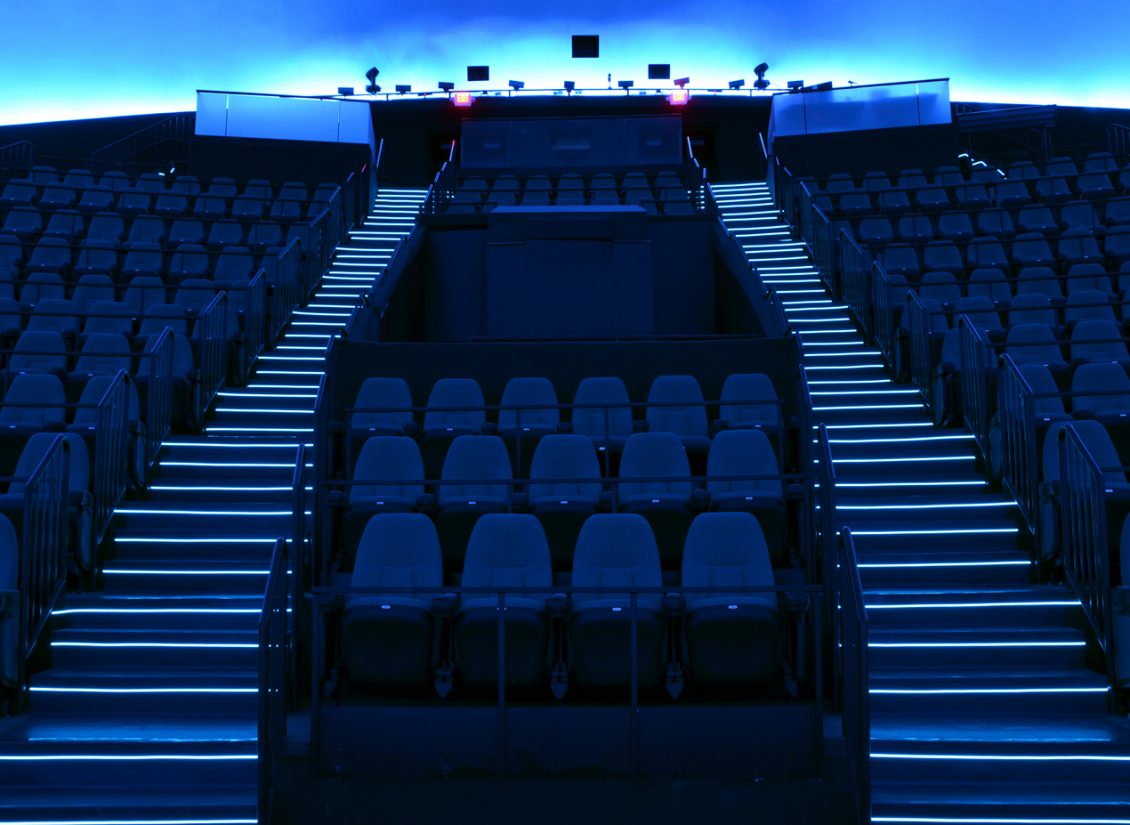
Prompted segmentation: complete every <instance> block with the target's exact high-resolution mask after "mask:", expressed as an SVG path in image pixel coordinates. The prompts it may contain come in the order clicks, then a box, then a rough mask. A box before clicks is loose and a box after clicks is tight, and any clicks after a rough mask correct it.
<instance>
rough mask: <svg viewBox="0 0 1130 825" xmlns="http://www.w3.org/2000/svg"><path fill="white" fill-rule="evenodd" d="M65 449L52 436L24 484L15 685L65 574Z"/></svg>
mask: <svg viewBox="0 0 1130 825" xmlns="http://www.w3.org/2000/svg"><path fill="white" fill-rule="evenodd" d="M68 453H69V447H68V445H67V443H66V439H64V438H62V437H61V436H60V437H58V438H56V439H55V442H54V444H52V446H51V447H50V448H49V449H48V450H47V453H46V454H45V455H44V456H43V459H42V460H41V461H40V462H39V466H38V467H36V468H35V470H34V471H32V473H31V475H30V476H28V478H27V484H26V486H25V487H24V494H23V495H24V512H23V536H22V537H21V540H20V580H19V590H20V597H19V598H20V634H19V637H20V662H19V682H18V683H19V686H20V688H21V690H22V689H23V688H24V687H26V685H27V661H28V658H29V657H30V656H31V654H32V652H33V651H34V650H35V646H36V643H37V642H38V641H39V638H40V636H41V634H42V632H43V629H44V627H45V626H46V624H47V621H48V619H50V618H51V611H52V610H53V609H54V607H55V602H56V600H57V599H58V597H59V594H60V593H62V592H63V587H64V585H65V584H66V580H67V496H68V493H67V490H68V473H69V472H70V458H69V457H68Z"/></svg>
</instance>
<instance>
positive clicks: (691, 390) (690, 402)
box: [647, 375, 710, 456]
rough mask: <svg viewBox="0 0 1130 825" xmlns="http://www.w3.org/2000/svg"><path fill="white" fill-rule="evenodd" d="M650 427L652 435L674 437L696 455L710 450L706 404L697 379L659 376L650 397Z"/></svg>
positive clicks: (648, 412)
mask: <svg viewBox="0 0 1130 825" xmlns="http://www.w3.org/2000/svg"><path fill="white" fill-rule="evenodd" d="M647 424H648V430H649V431H650V432H653V433H655V432H668V433H674V434H675V435H677V436H678V437H679V439H680V440H681V441H682V442H683V446H684V447H686V449H687V452H688V453H691V454H692V455H702V456H704V455H706V451H707V450H709V449H710V428H709V425H708V423H707V419H706V402H705V401H704V400H703V397H702V389H701V388H700V387H699V385H698V381H697V380H696V379H695V377H694V376H693V375H659V376H656V378H655V380H654V381H652V382H651V389H650V390H649V391H648V394H647Z"/></svg>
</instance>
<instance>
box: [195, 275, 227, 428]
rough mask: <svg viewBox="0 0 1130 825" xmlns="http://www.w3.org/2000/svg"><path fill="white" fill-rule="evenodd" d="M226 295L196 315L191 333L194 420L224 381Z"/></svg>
mask: <svg viewBox="0 0 1130 825" xmlns="http://www.w3.org/2000/svg"><path fill="white" fill-rule="evenodd" d="M227 325H228V296H227V293H226V292H221V293H219V294H217V295H216V296H215V297H214V298H213V299H212V300H211V301H209V302H208V305H207V306H205V307H204V308H203V309H202V310H200V312H199V314H197V316H196V326H194V327H193V330H192V345H193V349H194V350H195V353H194V354H195V356H196V359H195V360H196V368H197V370H198V372H199V377H200V396H199V406H198V408H197V410H196V421H198V422H199V421H203V420H204V415H205V413H207V411H208V407H209V406H210V405H211V403H212V399H214V398H215V397H216V393H217V392H219V391H220V388H221V387H222V386H223V385H224V381H225V380H226V378H227V359H226V355H227V341H228V326H227Z"/></svg>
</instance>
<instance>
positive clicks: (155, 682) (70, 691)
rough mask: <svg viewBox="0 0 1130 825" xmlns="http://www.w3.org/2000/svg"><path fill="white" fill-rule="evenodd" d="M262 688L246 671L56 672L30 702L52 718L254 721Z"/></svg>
mask: <svg viewBox="0 0 1130 825" xmlns="http://www.w3.org/2000/svg"><path fill="white" fill-rule="evenodd" d="M257 682H258V678H257V674H256V671H255V670H245V669H230V670H228V669H219V670H212V671H208V670H201V669H196V668H194V669H191V670H187V669H186V670H184V671H182V672H176V671H174V672H172V673H165V672H163V671H160V670H154V671H152V672H144V671H142V672H136V671H123V672H120V673H114V672H107V671H105V670H102V669H93V670H90V671H84V670H63V669H61V668H52V669H51V670H49V671H45V672H44V673H41V674H38V675H37V676H36V677H35V678H34V679H33V680H32V684H31V692H30V701H31V703H32V707H33V709H34V710H35V712H37V713H49V714H64V713H65V714H73V715H80V714H81V715H93V714H106V713H110V714H119V715H120V714H122V713H125V712H129V713H133V714H136V715H139V716H142V715H153V714H168V715H170V716H177V717H182V716H183V717H189V716H193V715H202V716H215V715H217V714H221V713H223V714H241V715H242V714H248V715H251V714H254V712H255V708H256V702H257V693H258V687H257Z"/></svg>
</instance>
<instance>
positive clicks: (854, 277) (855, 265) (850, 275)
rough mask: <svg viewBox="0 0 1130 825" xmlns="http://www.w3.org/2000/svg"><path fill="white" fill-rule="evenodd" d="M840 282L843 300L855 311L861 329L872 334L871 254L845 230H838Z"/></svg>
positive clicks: (873, 325)
mask: <svg viewBox="0 0 1130 825" xmlns="http://www.w3.org/2000/svg"><path fill="white" fill-rule="evenodd" d="M840 283H841V288H842V290H843V296H844V301H845V302H846V303H847V305H848V306H849V307H850V308H851V310H852V312H853V313H855V317H856V318H857V319H858V320H859V323H860V325H861V326H862V327H863V331H864V332H865V333H866V334H867V335H873V334H874V329H875V324H874V320H873V314H872V301H873V297H872V288H871V255H870V253H868V252H865V251H864V250H863V249H862V248H861V247H860V246H859V244H858V243H857V242H856V240H855V238H853V237H852V236H851V235H850V234H848V233H847V232H845V231H841V232H840Z"/></svg>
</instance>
